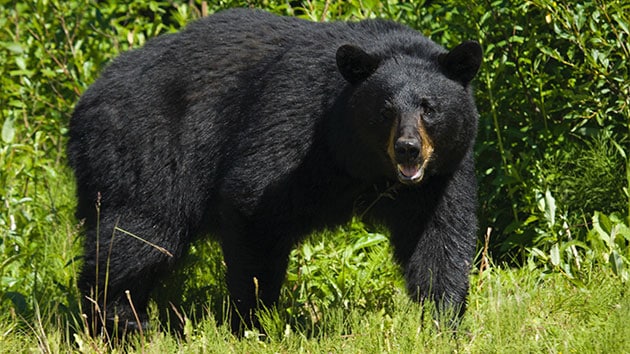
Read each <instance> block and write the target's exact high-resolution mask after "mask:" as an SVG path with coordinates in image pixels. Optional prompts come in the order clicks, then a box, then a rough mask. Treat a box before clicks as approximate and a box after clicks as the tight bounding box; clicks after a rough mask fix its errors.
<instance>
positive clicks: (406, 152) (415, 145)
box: [394, 138, 420, 164]
mask: <svg viewBox="0 0 630 354" xmlns="http://www.w3.org/2000/svg"><path fill="white" fill-rule="evenodd" d="M394 153H395V156H396V161H397V162H398V163H400V164H411V163H417V161H418V159H419V158H420V142H419V141H418V139H415V138H399V139H398V140H396V144H394Z"/></svg>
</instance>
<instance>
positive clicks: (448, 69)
mask: <svg viewBox="0 0 630 354" xmlns="http://www.w3.org/2000/svg"><path fill="white" fill-rule="evenodd" d="M481 60H482V51H481V45H479V43H477V42H475V41H466V42H463V43H462V44H460V45H458V46H457V47H455V48H453V49H452V50H451V51H450V52H448V53H445V54H440V56H439V57H438V62H439V63H440V67H441V68H442V70H443V72H444V74H446V76H448V77H449V78H451V79H453V80H456V81H459V82H461V83H462V84H463V85H464V86H466V85H468V83H469V82H470V81H472V79H473V78H474V77H475V75H476V74H477V71H478V70H479V67H480V66H481Z"/></svg>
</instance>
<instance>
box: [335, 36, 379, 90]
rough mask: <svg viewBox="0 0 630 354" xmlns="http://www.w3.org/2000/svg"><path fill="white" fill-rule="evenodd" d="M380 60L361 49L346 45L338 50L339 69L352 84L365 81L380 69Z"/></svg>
mask: <svg viewBox="0 0 630 354" xmlns="http://www.w3.org/2000/svg"><path fill="white" fill-rule="evenodd" d="M379 64H380V60H379V59H378V58H376V57H374V56H372V55H370V54H368V53H366V52H365V51H363V49H361V48H359V47H355V46H353V45H349V44H345V45H342V46H341V47H339V49H337V68H338V69H339V72H340V73H341V75H343V77H344V78H345V79H346V80H348V82H350V83H351V84H356V83H358V82H360V81H363V80H365V79H367V78H368V76H370V75H372V73H374V71H376V69H377V68H378V65H379Z"/></svg>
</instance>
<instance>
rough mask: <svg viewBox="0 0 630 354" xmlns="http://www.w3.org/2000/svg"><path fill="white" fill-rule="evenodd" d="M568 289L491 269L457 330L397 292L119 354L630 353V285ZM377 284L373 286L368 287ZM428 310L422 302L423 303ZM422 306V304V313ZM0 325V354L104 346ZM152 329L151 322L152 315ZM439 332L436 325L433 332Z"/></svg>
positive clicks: (542, 278) (538, 276)
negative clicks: (386, 304) (358, 304)
mask: <svg viewBox="0 0 630 354" xmlns="http://www.w3.org/2000/svg"><path fill="white" fill-rule="evenodd" d="M591 276H592V277H591V279H590V280H588V281H587V282H586V283H585V284H584V285H582V286H579V287H578V286H576V285H575V284H574V283H573V282H572V281H570V280H569V279H568V278H566V277H564V276H562V275H559V274H551V275H544V274H542V273H540V271H538V270H527V269H520V270H513V269H501V268H491V269H490V270H487V271H486V272H484V274H483V275H482V276H479V275H475V276H474V277H473V285H472V289H471V295H470V308H469V311H468V313H467V314H466V316H465V317H464V320H463V322H462V324H461V326H460V328H459V331H458V332H457V333H455V334H454V333H452V332H450V331H448V330H446V329H444V327H442V326H440V325H439V324H436V323H435V322H434V321H433V320H432V318H431V316H429V315H425V316H424V320H422V309H421V308H420V306H418V305H416V304H414V303H411V302H410V301H409V300H407V298H406V297H405V296H404V294H402V293H398V294H396V295H394V298H393V306H392V309H390V310H386V309H381V310H375V309H371V310H362V309H359V308H351V309H347V308H344V307H343V306H331V307H329V308H326V309H322V311H321V312H322V318H321V319H320V320H319V322H318V323H317V324H316V325H315V326H314V330H310V331H301V330H299V329H296V328H292V327H290V326H287V325H285V324H284V323H283V322H282V321H281V320H280V319H279V317H282V316H278V312H279V311H276V312H275V316H274V314H273V313H272V314H270V315H269V316H265V318H264V319H263V324H264V325H265V326H266V328H267V329H268V330H269V331H268V332H269V335H268V336H267V337H265V338H264V339H259V338H258V337H257V336H256V335H254V334H252V335H250V336H248V337H246V338H243V339H237V338H235V337H233V336H232V335H231V334H230V333H229V331H228V329H227V328H226V327H225V326H219V325H217V322H216V321H215V319H214V315H213V313H212V312H206V313H205V314H204V315H203V316H202V317H203V318H202V319H200V320H197V321H195V323H191V322H187V324H186V326H185V328H186V329H185V330H184V332H183V333H181V334H171V333H169V332H168V331H166V330H165V329H164V328H160V330H154V331H151V332H149V333H144V334H143V336H142V337H141V336H139V335H136V336H133V337H129V338H126V339H125V340H124V342H123V343H121V344H119V345H118V346H114V347H113V349H114V350H115V351H120V352H127V351H128V352H144V353H165V352H182V353H188V352H199V353H206V352H209V353H247V352H250V353H254V352H255V353H425V352H426V353H442V352H444V353H452V352H464V353H510V352H518V353H529V352H533V353H540V352H548V353H573V352H575V353H604V352H607V353H613V352H614V353H623V352H628V351H630V327H628V326H627V320H628V318H630V297H629V296H628V291H630V286H629V285H628V284H625V285H624V284H623V283H622V282H620V281H619V279H618V278H616V277H612V276H609V275H607V274H605V273H604V272H603V271H598V270H594V271H593V272H592V274H591ZM375 290H378V289H375ZM428 306H430V305H428ZM427 311H430V309H427ZM187 321H188V320H187ZM1 323H2V324H0V348H2V349H0V351H1V352H6V353H9V352H24V351H26V352H30V351H40V350H43V351H47V352H48V351H49V352H68V351H76V350H78V351H79V352H88V353H92V352H103V351H106V350H110V349H112V347H110V345H109V344H107V343H105V342H103V341H101V340H98V339H97V340H93V339H91V338H89V337H88V336H86V335H84V334H74V335H70V334H69V333H70V332H71V329H70V326H71V325H69V324H67V323H63V322H55V321H53V320H51V319H50V318H44V319H41V321H39V320H37V319H33V320H31V321H28V322H26V321H23V320H20V319H19V318H13V319H11V318H10V316H7V315H6V314H5V315H3V316H2V321H1ZM153 325H154V326H155V328H159V326H160V325H159V323H158V322H156V321H154V322H153ZM440 328H442V329H441V330H440Z"/></svg>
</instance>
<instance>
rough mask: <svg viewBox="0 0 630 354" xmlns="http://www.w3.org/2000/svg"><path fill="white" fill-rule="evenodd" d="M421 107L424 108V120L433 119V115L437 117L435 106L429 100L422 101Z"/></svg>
mask: <svg viewBox="0 0 630 354" xmlns="http://www.w3.org/2000/svg"><path fill="white" fill-rule="evenodd" d="M420 107H421V108H422V118H423V119H427V120H428V119H431V118H432V117H433V115H435V112H436V110H435V106H434V105H433V104H431V102H429V100H427V99H426V98H425V99H422V101H421V103H420Z"/></svg>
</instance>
